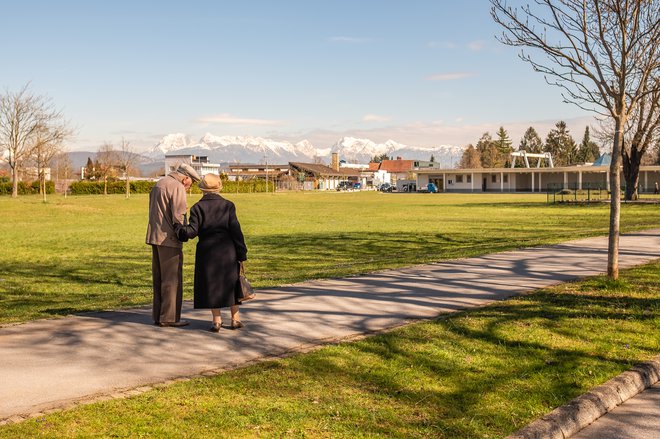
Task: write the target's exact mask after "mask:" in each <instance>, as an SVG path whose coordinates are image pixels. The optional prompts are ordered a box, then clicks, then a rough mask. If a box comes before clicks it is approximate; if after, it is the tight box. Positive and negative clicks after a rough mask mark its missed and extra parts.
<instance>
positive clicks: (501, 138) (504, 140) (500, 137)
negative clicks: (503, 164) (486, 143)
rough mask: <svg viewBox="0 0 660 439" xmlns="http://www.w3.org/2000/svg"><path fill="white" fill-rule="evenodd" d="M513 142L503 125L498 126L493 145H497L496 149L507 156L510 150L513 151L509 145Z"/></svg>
mask: <svg viewBox="0 0 660 439" xmlns="http://www.w3.org/2000/svg"><path fill="white" fill-rule="evenodd" d="M512 143H513V142H511V139H509V133H507V132H506V130H505V129H504V127H500V130H499V131H498V132H497V140H496V141H495V145H496V146H497V149H498V150H499V151H500V153H502V155H504V156H505V157H508V156H509V154H511V152H513V147H512V146H511V144H512Z"/></svg>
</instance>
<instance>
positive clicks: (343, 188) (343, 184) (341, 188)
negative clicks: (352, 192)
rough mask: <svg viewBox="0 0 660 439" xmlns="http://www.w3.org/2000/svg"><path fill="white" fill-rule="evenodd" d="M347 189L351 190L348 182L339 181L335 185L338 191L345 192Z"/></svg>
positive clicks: (351, 185) (350, 184)
mask: <svg viewBox="0 0 660 439" xmlns="http://www.w3.org/2000/svg"><path fill="white" fill-rule="evenodd" d="M349 189H353V184H352V183H351V182H350V181H340V182H339V183H337V190H338V191H347V190H349Z"/></svg>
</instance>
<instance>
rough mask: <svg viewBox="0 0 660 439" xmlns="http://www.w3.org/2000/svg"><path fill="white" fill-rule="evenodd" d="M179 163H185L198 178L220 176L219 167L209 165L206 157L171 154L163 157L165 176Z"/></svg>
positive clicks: (214, 164) (215, 164) (217, 165)
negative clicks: (211, 175) (210, 175)
mask: <svg viewBox="0 0 660 439" xmlns="http://www.w3.org/2000/svg"><path fill="white" fill-rule="evenodd" d="M181 163H187V164H189V165H190V166H192V168H193V169H194V170H195V171H197V173H198V174H199V176H200V177H203V176H204V175H206V174H218V175H219V174H220V165H219V164H217V163H210V162H209V158H208V157H205V156H196V155H190V154H171V155H165V175H167V174H169V173H170V172H173V171H175V170H176V168H178V167H179V165H180V164H181Z"/></svg>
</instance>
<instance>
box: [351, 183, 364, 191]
mask: <svg viewBox="0 0 660 439" xmlns="http://www.w3.org/2000/svg"><path fill="white" fill-rule="evenodd" d="M353 190H355V191H359V190H362V183H354V184H353Z"/></svg>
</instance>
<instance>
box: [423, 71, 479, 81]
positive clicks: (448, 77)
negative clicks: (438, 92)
mask: <svg viewBox="0 0 660 439" xmlns="http://www.w3.org/2000/svg"><path fill="white" fill-rule="evenodd" d="M472 76H476V73H472V72H449V73H436V74H434V75H430V76H427V77H426V80H427V81H456V80H458V79H465V78H471V77H472Z"/></svg>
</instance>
